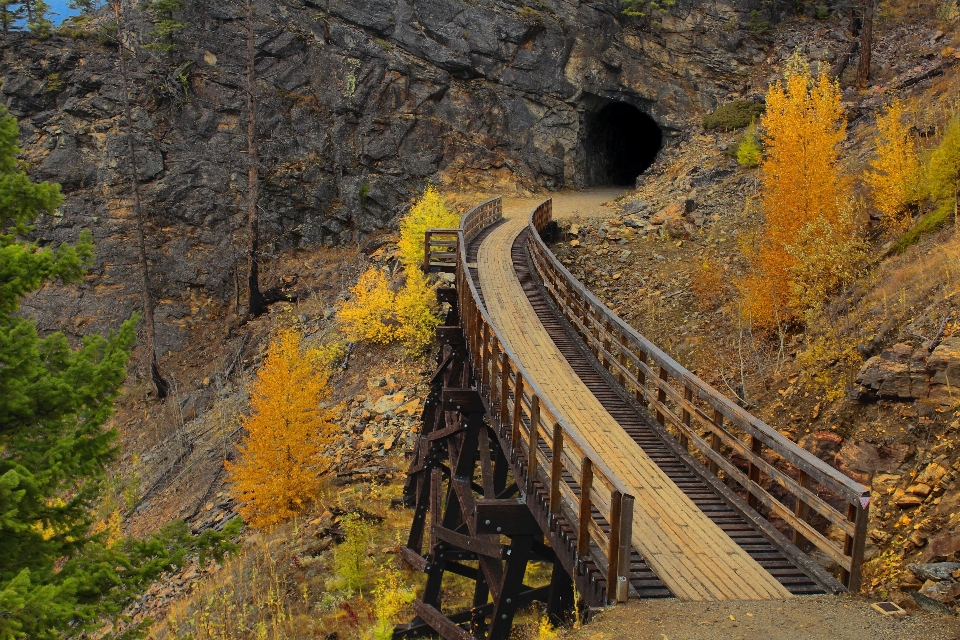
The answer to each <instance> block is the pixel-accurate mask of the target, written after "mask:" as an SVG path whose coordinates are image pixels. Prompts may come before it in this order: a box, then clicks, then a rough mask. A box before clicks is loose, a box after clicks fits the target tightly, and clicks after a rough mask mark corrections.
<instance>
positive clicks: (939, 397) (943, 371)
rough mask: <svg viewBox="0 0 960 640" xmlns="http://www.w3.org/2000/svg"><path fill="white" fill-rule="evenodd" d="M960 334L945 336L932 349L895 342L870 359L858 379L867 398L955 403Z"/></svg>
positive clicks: (959, 377) (959, 371) (959, 370)
mask: <svg viewBox="0 0 960 640" xmlns="http://www.w3.org/2000/svg"><path fill="white" fill-rule="evenodd" d="M958 380H960V337H957V336H952V337H948V338H944V339H943V341H942V342H941V343H940V344H938V345H937V347H936V348H934V349H933V351H932V352H931V351H930V350H929V349H928V348H927V347H926V346H924V347H920V348H914V347H911V346H910V345H907V344H895V345H893V346H892V347H890V348H889V349H884V350H883V352H882V353H881V354H880V355H879V356H874V357H872V358H870V359H869V360H867V361H866V362H865V363H864V364H863V367H861V369H860V371H859V373H857V377H856V382H857V384H858V385H859V390H858V396H859V397H860V398H863V399H875V398H886V399H895V400H916V399H921V398H925V399H929V400H930V401H931V402H933V403H934V404H941V405H951V404H953V403H954V402H956V401H957V400H960V389H958V387H960V385H958V383H957V382H956V381H958Z"/></svg>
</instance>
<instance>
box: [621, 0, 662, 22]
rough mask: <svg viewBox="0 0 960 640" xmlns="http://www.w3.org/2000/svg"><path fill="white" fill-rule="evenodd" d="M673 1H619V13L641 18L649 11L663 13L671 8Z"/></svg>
mask: <svg viewBox="0 0 960 640" xmlns="http://www.w3.org/2000/svg"><path fill="white" fill-rule="evenodd" d="M673 3H674V0H621V2H620V13H621V14H622V15H625V16H634V17H636V18H642V17H644V16H645V15H647V14H648V13H650V12H651V11H664V10H666V9H667V8H668V7H672V6H673Z"/></svg>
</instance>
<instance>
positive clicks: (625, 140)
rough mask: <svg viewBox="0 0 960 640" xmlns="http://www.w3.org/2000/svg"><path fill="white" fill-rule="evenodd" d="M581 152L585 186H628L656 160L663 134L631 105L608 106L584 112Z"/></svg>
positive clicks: (616, 103) (607, 104)
mask: <svg viewBox="0 0 960 640" xmlns="http://www.w3.org/2000/svg"><path fill="white" fill-rule="evenodd" d="M584 124H585V128H584V139H583V140H584V151H585V152H586V154H585V155H586V158H585V161H586V162H585V164H586V174H587V186H590V187H599V186H609V185H614V186H632V185H633V184H634V183H635V181H636V179H637V176H639V175H640V174H641V173H643V172H644V171H646V170H647V168H648V167H649V166H650V165H651V164H653V161H654V160H656V159H657V153H659V151H660V146H661V144H662V143H663V133H662V132H661V131H660V127H659V126H657V123H656V122H654V120H653V118H651V117H650V116H648V115H647V114H645V113H643V112H642V111H640V110H639V109H637V108H636V107H634V106H633V105H629V104H626V103H624V102H608V103H606V104H605V105H603V106H602V107H600V108H599V109H597V110H595V111H592V112H589V111H588V112H587V116H586V120H585V123H584Z"/></svg>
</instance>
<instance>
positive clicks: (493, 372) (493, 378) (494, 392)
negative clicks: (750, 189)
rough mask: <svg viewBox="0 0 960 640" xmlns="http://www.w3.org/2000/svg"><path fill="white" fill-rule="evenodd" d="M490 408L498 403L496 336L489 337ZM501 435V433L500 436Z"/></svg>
mask: <svg viewBox="0 0 960 640" xmlns="http://www.w3.org/2000/svg"><path fill="white" fill-rule="evenodd" d="M490 340H491V344H490V408H491V409H492V408H493V405H495V404H499V402H500V389H499V388H498V387H497V383H498V382H500V379H499V376H497V374H498V373H500V341H499V340H497V334H493V335H492V336H490ZM500 435H503V433H502V431H501V434H500Z"/></svg>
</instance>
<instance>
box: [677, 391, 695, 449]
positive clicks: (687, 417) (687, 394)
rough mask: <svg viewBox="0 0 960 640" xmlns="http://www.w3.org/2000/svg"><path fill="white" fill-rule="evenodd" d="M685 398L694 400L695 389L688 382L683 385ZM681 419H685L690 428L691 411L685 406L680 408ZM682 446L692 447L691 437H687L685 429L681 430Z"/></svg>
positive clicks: (685, 447)
mask: <svg viewBox="0 0 960 640" xmlns="http://www.w3.org/2000/svg"><path fill="white" fill-rule="evenodd" d="M683 399H684V400H686V401H687V402H690V403H692V402H693V389H691V388H690V387H688V386H687V385H686V384H685V385H683ZM680 419H681V420H682V421H683V424H684V425H685V426H686V427H687V428H688V429H689V428H690V411H689V410H688V409H687V408H686V407H683V408H682V409H681V410H680ZM680 446H681V447H683V448H684V449H689V448H690V439H689V438H688V437H687V434H686V432H685V431H682V432H680Z"/></svg>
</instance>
